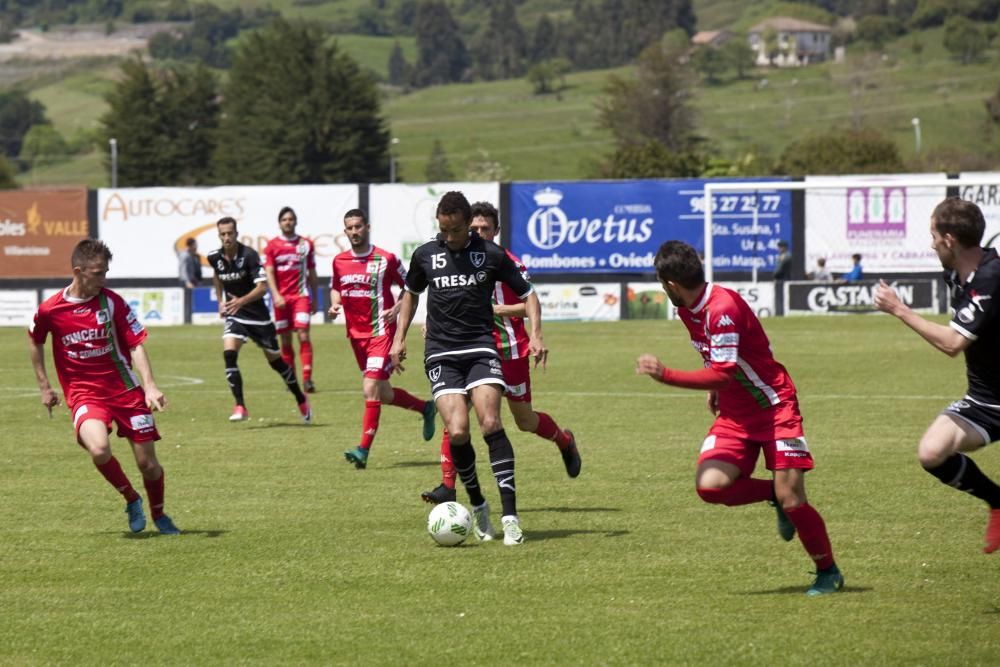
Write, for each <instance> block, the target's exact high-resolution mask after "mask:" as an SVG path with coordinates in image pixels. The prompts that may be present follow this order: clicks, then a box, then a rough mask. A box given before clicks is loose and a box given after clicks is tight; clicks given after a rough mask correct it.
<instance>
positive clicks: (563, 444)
mask: <svg viewBox="0 0 1000 667" xmlns="http://www.w3.org/2000/svg"><path fill="white" fill-rule="evenodd" d="M535 414H536V415H538V426H537V427H536V428H535V435H537V436H538V437H540V438H545V439H546V440H551V441H552V442H554V443H556V446H557V447H559V449H566V448H567V447H569V443H570V439H569V435H567V434H566V431H564V430H562V429H561V428H559V426H557V425H556V423H555V421H553V419H552V417H550V416H548V415H547V414H545V413H544V412H536V413H535Z"/></svg>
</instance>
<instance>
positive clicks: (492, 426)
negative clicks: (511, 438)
mask: <svg viewBox="0 0 1000 667" xmlns="http://www.w3.org/2000/svg"><path fill="white" fill-rule="evenodd" d="M502 428H503V424H502V423H501V421H500V415H484V416H483V418H482V419H480V420H479V430H481V431H482V432H483V435H484V436H486V435H491V434H493V433H496V432H497V431H499V430H500V429H502Z"/></svg>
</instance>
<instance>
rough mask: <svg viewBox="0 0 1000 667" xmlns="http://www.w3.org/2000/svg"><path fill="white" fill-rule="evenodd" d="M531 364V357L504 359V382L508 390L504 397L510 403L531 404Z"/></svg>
mask: <svg viewBox="0 0 1000 667" xmlns="http://www.w3.org/2000/svg"><path fill="white" fill-rule="evenodd" d="M530 368H531V362H530V360H529V357H520V358H519V359H504V360H503V361H501V362H500V370H502V371H503V379H504V382H506V383H507V389H506V391H504V396H506V397H507V400H508V401H517V402H518V403H531V372H530Z"/></svg>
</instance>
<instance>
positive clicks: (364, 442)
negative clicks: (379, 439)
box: [360, 401, 382, 449]
mask: <svg viewBox="0 0 1000 667" xmlns="http://www.w3.org/2000/svg"><path fill="white" fill-rule="evenodd" d="M381 415H382V403H381V402H380V401H365V416H364V417H363V418H362V420H361V444H360V447H361V449H370V448H371V446H372V441H373V440H375V434H376V433H378V420H379V417H380V416H381Z"/></svg>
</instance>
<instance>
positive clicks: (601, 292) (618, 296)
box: [534, 283, 622, 322]
mask: <svg viewBox="0 0 1000 667" xmlns="http://www.w3.org/2000/svg"><path fill="white" fill-rule="evenodd" d="M534 286H535V291H536V292H537V293H538V300H539V301H541V303H542V321H543V322H552V321H555V320H601V321H614V320H620V319H621V300H622V286H621V284H620V283H550V284H542V285H540V284H538V283H535V285H534Z"/></svg>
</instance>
